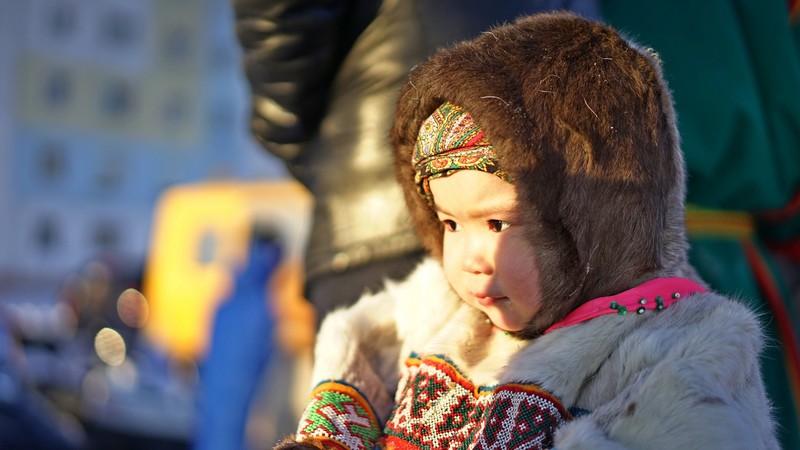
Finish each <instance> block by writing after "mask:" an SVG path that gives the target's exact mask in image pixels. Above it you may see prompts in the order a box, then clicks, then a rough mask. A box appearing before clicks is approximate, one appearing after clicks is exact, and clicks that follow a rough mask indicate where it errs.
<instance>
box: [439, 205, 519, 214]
mask: <svg viewBox="0 0 800 450" xmlns="http://www.w3.org/2000/svg"><path fill="white" fill-rule="evenodd" d="M433 209H434V211H436V212H437V213H442V214H446V215H448V216H452V215H453V214H451V213H449V212H448V211H446V210H444V209H442V208H440V207H439V206H438V205H436V204H434V205H433ZM517 212H518V208H517V204H516V203H514V205H513V206H512V207H511V208H506V207H501V206H496V207H495V206H489V207H487V208H483V209H479V210H477V211H473V212H472V214H470V216H472V217H491V216H496V215H506V214H509V215H510V214H517Z"/></svg>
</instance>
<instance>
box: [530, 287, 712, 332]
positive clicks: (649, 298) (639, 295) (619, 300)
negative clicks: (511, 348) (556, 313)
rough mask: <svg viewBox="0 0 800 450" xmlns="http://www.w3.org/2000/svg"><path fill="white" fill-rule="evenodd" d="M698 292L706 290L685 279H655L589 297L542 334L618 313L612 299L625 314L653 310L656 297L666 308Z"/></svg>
mask: <svg viewBox="0 0 800 450" xmlns="http://www.w3.org/2000/svg"><path fill="white" fill-rule="evenodd" d="M698 292H707V291H706V289H705V288H703V287H702V286H700V285H699V284H697V283H695V282H694V281H692V280H689V279H686V278H656V279H653V280H650V281H647V282H645V283H642V284H640V285H639V286H636V287H634V288H632V289H628V290H627V291H625V292H621V293H619V294H616V295H610V296H608V297H600V298H596V299H594V300H590V301H588V302H587V303H584V304H583V305H581V306H579V307H578V308H576V309H575V310H574V311H572V312H571V313H569V314H568V315H567V317H565V318H564V319H563V320H561V321H560V322H556V323H554V324H553V325H551V326H550V328H548V329H547V330H545V332H544V333H545V334H547V333H549V332H551V331H553V330H557V329H559V328H564V327H568V326H570V325H575V324H578V323H581V322H585V321H587V320H589V319H594V318H595V317H599V316H604V315H606V314H619V312H618V311H619V310H618V309H612V308H611V303H612V302H614V303H616V304H618V305H619V306H624V307H625V308H626V309H627V313H626V314H636V310H637V309H639V308H640V307H642V306H643V307H644V308H645V310H652V309H655V307H656V297H657V296H660V297H661V298H662V299H663V306H664V308H666V307H667V306H669V305H671V304H673V303H675V302H677V301H678V300H679V299H681V298H685V297H687V296H689V295H691V294H694V293H698ZM674 293H678V294H680V296H679V297H678V298H673V294H674ZM641 299H645V304H644V305H642V304H641V303H639V301H640V300H641Z"/></svg>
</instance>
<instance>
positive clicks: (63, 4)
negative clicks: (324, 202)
mask: <svg viewBox="0 0 800 450" xmlns="http://www.w3.org/2000/svg"><path fill="white" fill-rule="evenodd" d="M233 24H234V21H233V15H232V11H231V7H230V4H229V2H228V1H227V0H157V1H148V0H136V1H129V0H0V447H2V448H26V449H27V448H48V449H52V448H75V449H88V448H92V449H93V448H122V449H124V448H131V449H133V448H148V449H159V448H170V449H171V448H176V449H177V448H189V447H191V445H192V440H193V436H194V435H195V426H196V424H197V416H198V412H197V411H198V404H199V403H200V402H201V401H202V400H201V399H202V395H201V393H200V389H199V387H198V379H199V373H200V370H201V369H200V366H201V364H202V361H203V359H204V357H205V355H206V354H207V352H208V346H209V345H210V344H209V339H210V338H209V336H210V335H211V327H212V316H213V311H214V309H215V308H216V306H217V305H218V304H219V303H220V302H221V301H223V299H225V298H227V297H229V296H230V295H232V294H231V293H232V284H233V277H234V272H235V270H236V269H237V268H241V267H244V266H246V265H247V260H248V257H249V253H248V249H249V245H248V243H249V237H250V236H251V234H252V233H251V231H252V230H253V229H254V226H255V225H256V224H260V223H265V222H266V223H268V224H269V226H270V227H272V228H273V229H272V231H271V232H273V233H274V234H275V235H280V236H282V237H281V241H280V242H277V243H276V245H277V246H279V247H281V250H282V253H283V256H284V258H283V259H282V261H284V262H283V263H282V266H281V270H282V272H281V273H284V275H283V276H282V278H281V280H284V281H282V283H283V286H281V287H279V288H275V289H276V292H278V291H280V292H289V294H284V295H290V296H292V295H295V296H299V291H297V289H299V288H297V289H295V290H293V288H292V286H299V284H300V281H299V279H300V277H301V275H300V274H299V272H297V270H298V269H297V268H296V266H294V265H293V264H294V262H295V261H296V260H297V259H298V258H299V255H300V254H301V253H302V246H303V240H304V233H305V230H306V212H307V209H308V206H309V204H308V198H307V196H305V193H304V192H303V190H302V189H300V188H299V187H297V186H296V185H295V184H293V183H291V182H289V181H288V180H287V178H286V175H285V173H284V172H283V166H282V164H281V163H279V162H276V161H274V160H272V159H271V157H270V156H268V154H267V153H266V152H264V151H263V150H262V149H260V148H259V147H258V146H257V144H255V143H254V142H253V140H252V137H251V135H250V131H249V128H248V125H247V116H248V114H249V105H248V104H247V102H248V101H249V99H248V95H247V93H246V86H245V81H244V79H243V76H242V74H241V73H240V58H241V55H240V50H239V47H238V43H237V42H236V38H235V34H234V30H233ZM289 266H291V268H287V267H289ZM166 279H170V280H171V281H170V283H165V282H164V280H166ZM287 286H288V287H287ZM280 292H278V293H280ZM297 299H299V297H297ZM300 320H303V321H306V320H307V321H309V322H310V320H311V319H310V318H309V317H308V316H302V317H301V319H300ZM265 333H267V331H266V330H265ZM265 335H266V336H267V339H269V337H270V336H269V335H268V334H265ZM295 350H296V351H297V352H305V351H306V350H307V349H306V344H301V345H300V347H299V348H295ZM294 355H297V353H295V354H294ZM301 359H302V358H300V359H298V358H297V357H295V356H291V355H290V356H286V357H282V356H281V354H278V355H277V356H275V357H274V358H272V361H274V363H273V364H272V366H274V367H275V368H274V369H273V368H272V366H271V367H270V368H268V369H269V370H267V372H265V373H266V375H265V376H270V377H271V378H272V379H273V383H272V386H273V387H274V389H275V390H276V392H277V394H275V393H273V394H272V395H270V394H269V393H265V394H263V395H259V396H257V398H258V399H259V400H257V401H256V404H255V405H254V407H253V412H252V413H251V414H250V416H251V418H252V419H250V420H252V421H258V422H259V423H258V424H256V425H253V426H252V427H250V426H248V429H252V430H255V431H252V433H251V434H254V435H253V437H252V439H253V440H254V441H258V442H261V443H263V442H269V441H273V440H275V439H276V436H277V435H278V434H280V433H282V432H289V431H292V429H293V428H294V425H295V424H294V420H295V418H294V416H293V415H292V413H286V408H287V406H285V404H286V402H287V401H289V400H287V398H288V397H289V396H290V394H291V389H287V387H286V386H292V385H294V384H293V383H291V380H296V379H297V377H299V376H301V375H298V374H297V373H296V372H295V371H296V370H302V367H299V368H298V364H302V363H301V362H298V361H300V360H301ZM276 371H277V372H276ZM276 373H277V375H276ZM274 380H278V381H274ZM281 380H285V383H286V385H285V386H284V385H282V384H281V383H282V381H281ZM267 398H269V399H270V400H269V401H267V400H264V399H267ZM269 402H272V403H269ZM284 416H285V417H284ZM282 418H283V419H282ZM281 420H283V421H284V422H286V423H288V425H287V426H288V427H289V429H288V430H281V429H279V427H280V423H282V422H281ZM287 421H288V422H287Z"/></svg>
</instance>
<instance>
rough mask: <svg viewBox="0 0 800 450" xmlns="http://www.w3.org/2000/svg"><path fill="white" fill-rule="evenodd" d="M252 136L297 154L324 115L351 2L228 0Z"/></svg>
mask: <svg viewBox="0 0 800 450" xmlns="http://www.w3.org/2000/svg"><path fill="white" fill-rule="evenodd" d="M233 8H234V12H235V14H236V32H237V35H238V38H239V42H240V43H241V47H242V51H243V58H244V70H245V74H246V77H247V80H248V82H249V85H250V88H251V90H252V97H251V99H252V105H251V106H252V118H251V126H252V129H253V133H254V136H255V138H256V139H257V140H258V141H259V142H260V143H261V144H262V145H263V146H264V147H265V148H266V149H267V150H268V151H270V152H271V153H273V154H275V155H276V156H278V157H280V158H283V159H287V160H288V159H291V158H294V157H296V156H297V154H298V152H299V149H300V148H301V144H302V143H304V142H305V141H307V140H308V139H309V138H310V137H311V136H312V135H313V133H314V132H315V130H316V128H317V126H318V125H319V122H320V120H321V118H322V116H323V115H324V112H325V109H326V102H327V98H328V91H329V89H330V84H331V81H332V79H333V77H334V75H335V73H336V71H337V70H338V66H339V64H340V62H341V60H342V58H343V55H344V53H345V51H346V48H347V47H348V46H349V45H350V43H351V42H348V41H350V40H351V39H352V38H351V36H352V34H353V31H351V30H352V29H353V26H352V23H350V22H348V20H349V14H350V2H348V1H344V0H341V1H336V0H329V1H308V0H287V1H275V0H233Z"/></svg>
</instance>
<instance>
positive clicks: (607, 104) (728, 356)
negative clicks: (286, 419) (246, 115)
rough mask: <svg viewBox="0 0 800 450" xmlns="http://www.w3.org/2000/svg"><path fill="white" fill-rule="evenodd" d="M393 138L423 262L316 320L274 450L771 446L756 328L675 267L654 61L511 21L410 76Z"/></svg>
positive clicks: (568, 19) (581, 28) (673, 172)
mask: <svg viewBox="0 0 800 450" xmlns="http://www.w3.org/2000/svg"><path fill="white" fill-rule="evenodd" d="M391 136H392V144H393V149H394V154H395V164H396V168H397V178H398V180H399V181H400V184H401V186H402V189H403V193H404V198H405V200H406V204H407V207H408V209H409V212H410V213H411V215H412V217H413V219H414V222H415V225H416V230H417V231H418V233H419V235H420V238H421V240H422V242H423V243H424V245H425V247H426V249H427V250H428V251H429V252H430V257H428V258H426V259H425V260H424V261H423V262H422V263H420V265H419V266H418V267H417V268H416V269H415V270H414V271H413V272H412V274H411V275H410V276H409V277H408V278H407V279H405V280H403V281H401V282H393V283H387V286H386V288H385V289H384V290H382V291H380V292H378V293H375V294H370V295H365V296H363V297H362V298H361V299H359V300H358V302H357V303H355V304H354V305H353V306H351V307H349V308H347V309H341V310H338V311H334V312H332V313H331V314H330V315H328V317H327V318H326V320H325V321H324V322H323V324H322V327H321V329H320V332H319V336H318V339H317V347H316V351H315V365H314V370H313V373H312V380H314V382H315V383H316V386H315V388H314V389H313V392H312V395H311V397H310V399H309V402H308V406H307V408H306V411H305V413H304V415H303V418H302V419H301V420H300V422H299V424H298V430H297V434H296V435H295V436H294V437H293V438H291V439H288V440H286V441H284V442H282V443H281V444H279V448H282V449H296V448H337V449H342V448H350V449H355V448H362V449H363V448H368V449H369V448H374V447H375V446H378V447H380V448H436V449H440V448H450V449H452V448H481V449H488V448H497V449H541V448H558V449H562V450H563V449H601V450H620V449H623V448H630V449H633V448H648V449H667V448H680V449H690V448H691V449H706V448H725V449H729V448H742V449H745V448H746V449H750V448H758V449H775V448H778V443H777V440H776V437H775V430H774V428H775V424H774V423H773V421H772V418H771V415H770V402H769V400H768V399H767V397H766V394H765V391H764V385H763V381H762V378H761V373H760V370H759V358H758V357H759V353H760V350H761V349H762V348H763V345H764V340H763V334H762V332H761V327H760V325H759V320H758V316H757V315H756V314H755V313H754V312H753V311H752V310H750V309H749V308H748V307H747V306H745V305H744V304H742V303H741V302H739V301H736V300H733V299H730V298H727V297H725V296H724V295H720V294H719V293H716V292H713V291H709V290H708V289H707V288H706V287H705V285H704V284H705V283H704V282H703V281H702V280H701V279H700V278H699V277H698V276H697V273H696V272H695V270H694V269H693V267H692V266H691V265H690V264H689V262H688V254H687V250H688V245H687V242H686V235H685V224H684V207H685V204H684V200H685V170H684V161H683V154H682V152H681V149H680V137H679V134H678V130H677V123H676V117H675V112H674V108H673V104H672V98H671V95H670V90H669V88H668V86H667V85H666V82H665V81H664V78H663V74H662V72H661V65H660V61H659V60H658V58H657V56H656V55H655V54H654V53H653V52H652V51H649V50H647V49H645V48H643V47H641V46H639V45H637V44H635V43H632V42H630V41H628V40H626V39H624V38H623V37H621V36H620V35H619V34H618V33H617V32H616V30H614V29H613V28H610V27H607V26H605V25H603V24H601V23H599V22H593V21H588V20H585V19H581V18H579V17H577V16H575V15H572V14H567V13H553V14H539V15H533V16H530V17H524V18H521V19H519V20H517V21H515V22H514V23H512V24H508V25H505V26H501V27H496V28H493V29H492V30H490V31H489V32H487V33H484V34H482V35H481V36H479V37H478V38H475V39H473V40H470V41H465V42H462V43H461V44H458V45H456V46H453V47H452V48H449V49H447V50H444V51H441V52H438V53H437V54H436V55H434V56H433V57H431V58H430V59H429V60H428V61H426V62H425V63H423V64H420V65H419V66H417V67H415V68H414V69H413V70H412V71H411V72H410V75H409V78H408V80H407V83H406V84H405V85H404V87H403V89H402V91H401V94H400V96H399V100H398V106H397V110H396V114H395V119H394V122H393V126H392V134H391Z"/></svg>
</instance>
